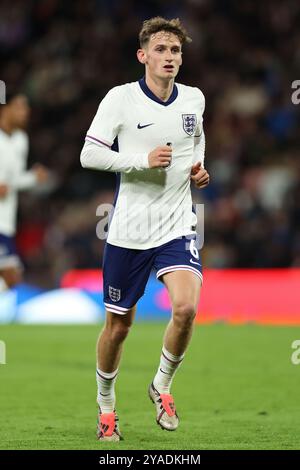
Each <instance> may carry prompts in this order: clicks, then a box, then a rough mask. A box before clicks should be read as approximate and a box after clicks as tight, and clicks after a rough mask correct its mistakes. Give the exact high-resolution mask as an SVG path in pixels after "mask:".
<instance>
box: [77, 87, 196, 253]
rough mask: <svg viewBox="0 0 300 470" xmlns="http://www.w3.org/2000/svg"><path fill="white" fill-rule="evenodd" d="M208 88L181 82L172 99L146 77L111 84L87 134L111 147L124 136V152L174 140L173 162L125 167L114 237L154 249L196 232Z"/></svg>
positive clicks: (145, 149)
mask: <svg viewBox="0 0 300 470" xmlns="http://www.w3.org/2000/svg"><path fill="white" fill-rule="evenodd" d="M204 106H205V99H204V96H203V93H202V92H201V91H200V90H199V89H198V88H194V87H189V86H185V85H182V84H175V85H174V88H173V92H172V94H171V96H170V98H169V100H168V101H167V102H163V101H161V100H160V99H159V98H158V97H156V96H155V95H154V94H153V93H152V92H151V90H150V89H149V88H148V87H147V85H146V82H145V79H141V80H140V81H138V82H133V83H127V84H125V85H122V86H117V87H115V88H113V89H112V90H110V91H109V92H108V94H107V95H106V96H105V98H104V99H103V100H102V102H101V103H100V106H99V108H98V111H97V114H96V116H95V118H94V120H93V122H92V124H91V126H90V128H89V130H88V132H87V136H86V139H87V140H88V141H90V142H93V143H95V144H99V145H103V144H105V145H107V146H108V147H111V146H112V145H113V142H114V140H115V138H116V137H117V139H118V147H119V152H120V153H121V152H124V153H125V152H126V153H127V154H130V153H132V154H137V153H141V154H145V155H147V154H149V153H150V152H151V151H152V150H154V149H155V148H156V147H158V146H162V145H166V144H168V143H170V144H171V145H172V161H171V164H170V166H169V167H168V168H155V169H153V168H152V169H150V168H147V169H144V170H143V171H135V170H134V171H131V172H124V173H123V172H122V173H121V174H120V182H119V183H120V184H119V188H118V189H117V198H116V201H115V209H114V213H113V217H112V218H111V221H110V227H109V234H108V240H107V241H108V242H109V243H111V244H112V245H117V246H121V247H125V248H133V249H149V248H153V247H157V246H160V245H162V244H164V243H167V242H168V241H170V240H173V239H174V238H177V237H180V236H184V235H190V234H194V233H195V226H196V222H197V219H196V215H195V213H194V212H193V209H192V197H191V188H190V185H191V182H190V172H191V167H192V165H193V163H195V162H196V161H201V162H202V163H203V161H204V145H202V147H201V146H199V148H201V149H202V150H201V152H198V154H195V138H198V141H199V138H200V140H201V136H203V140H204V133H203V129H202V115H203V111H204Z"/></svg>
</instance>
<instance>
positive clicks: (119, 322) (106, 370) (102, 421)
mask: <svg viewBox="0 0 300 470" xmlns="http://www.w3.org/2000/svg"><path fill="white" fill-rule="evenodd" d="M135 311H136V307H133V308H131V309H130V310H128V312H127V313H126V314H125V315H120V314H117V313H112V312H109V311H106V321H105V325H104V328H103V330H102V332H101V334H100V336H99V338H98V342H97V370H96V380H97V389H98V391H97V403H98V405H99V417H98V438H99V439H100V440H107V441H119V440H120V439H122V437H121V433H120V429H119V423H118V421H119V418H118V415H117V414H116V411H115V403H116V395H115V382H116V380H117V375H118V367H119V363H120V359H121V353H122V345H123V342H124V340H125V338H126V337H127V335H128V333H129V330H130V327H131V325H132V322H133V319H134V315H135Z"/></svg>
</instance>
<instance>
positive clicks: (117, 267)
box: [103, 236, 202, 315]
mask: <svg viewBox="0 0 300 470" xmlns="http://www.w3.org/2000/svg"><path fill="white" fill-rule="evenodd" d="M195 240H196V237H195V236H188V237H182V238H176V239H174V240H171V241H170V242H168V243H165V244H164V245H161V246H158V247H156V248H150V249H148V250H134V249H129V248H122V247H120V246H115V245H110V244H109V243H106V245H105V250H104V258H103V295H104V305H105V307H106V309H107V310H109V311H110V312H113V313H119V314H121V315H124V314H126V313H127V311H128V310H130V309H131V308H132V307H133V306H134V305H135V304H136V303H137V301H138V300H139V298H140V297H142V295H143V294H144V291H145V287H146V284H147V281H148V278H149V275H150V272H151V270H152V269H153V268H154V269H155V271H156V277H157V279H159V278H160V277H161V276H162V275H163V274H166V273H169V272H172V271H183V270H184V271H190V272H192V273H194V274H195V275H196V276H198V277H199V278H200V279H201V282H202V266H201V259H200V256H199V251H198V250H197V248H196V244H195Z"/></svg>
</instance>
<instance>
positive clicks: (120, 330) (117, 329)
mask: <svg viewBox="0 0 300 470" xmlns="http://www.w3.org/2000/svg"><path fill="white" fill-rule="evenodd" d="M129 331H130V325H127V324H124V323H122V322H117V323H115V324H113V325H112V327H111V329H110V336H111V340H112V341H113V342H116V343H122V341H124V339H125V338H126V337H127V335H128V333H129Z"/></svg>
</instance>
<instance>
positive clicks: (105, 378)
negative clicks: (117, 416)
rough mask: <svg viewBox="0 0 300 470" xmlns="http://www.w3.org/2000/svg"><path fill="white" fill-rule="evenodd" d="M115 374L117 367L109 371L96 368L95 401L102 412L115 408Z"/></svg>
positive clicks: (108, 411) (109, 411)
mask: <svg viewBox="0 0 300 470" xmlns="http://www.w3.org/2000/svg"><path fill="white" fill-rule="evenodd" d="M117 375H118V369H117V370H115V371H114V372H110V373H108V372H103V371H102V370H100V369H96V380H97V386H98V393H97V403H98V405H99V406H100V409H101V412H102V413H112V411H114V409H115V403H116V395H115V382H116V380H117Z"/></svg>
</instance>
